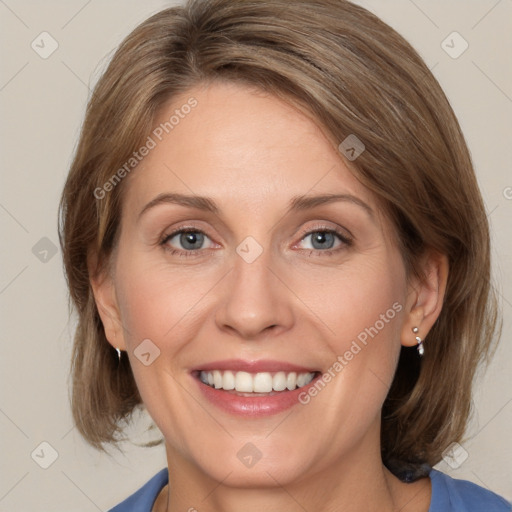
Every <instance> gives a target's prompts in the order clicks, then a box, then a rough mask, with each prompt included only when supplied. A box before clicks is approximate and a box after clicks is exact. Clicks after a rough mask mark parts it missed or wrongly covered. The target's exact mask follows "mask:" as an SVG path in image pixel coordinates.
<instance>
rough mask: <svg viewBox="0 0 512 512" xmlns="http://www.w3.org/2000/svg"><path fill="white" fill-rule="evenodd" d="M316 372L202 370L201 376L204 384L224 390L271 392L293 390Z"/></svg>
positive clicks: (301, 385) (305, 382)
mask: <svg viewBox="0 0 512 512" xmlns="http://www.w3.org/2000/svg"><path fill="white" fill-rule="evenodd" d="M314 377H315V372H304V373H297V372H284V371H279V372H274V373H271V372H259V373H249V372H243V371H231V370H226V371H221V370H213V371H201V372H200V373H199V378H200V380H201V382H202V383H203V384H207V385H208V386H210V387H213V388H215V389H222V390H224V391H237V392H239V393H271V392H272V391H286V390H287V391H293V390H295V389H297V388H301V387H303V386H306V385H308V384H309V383H310V382H311V381H312V380H313V379H314Z"/></svg>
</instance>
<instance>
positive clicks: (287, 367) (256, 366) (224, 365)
mask: <svg viewBox="0 0 512 512" xmlns="http://www.w3.org/2000/svg"><path fill="white" fill-rule="evenodd" d="M213 370H220V371H226V370H231V371H235V372H248V373H261V372H280V371H282V372H297V373H314V372H316V371H318V370H317V369H312V368H307V367H305V366H301V365H297V364H292V363H288V362H285V361H275V360H271V359H261V360H259V361H245V360H243V359H224V360H222V361H212V362H210V363H204V364H201V365H198V366H196V367H195V368H193V369H192V371H193V372H194V371H195V372H198V371H213Z"/></svg>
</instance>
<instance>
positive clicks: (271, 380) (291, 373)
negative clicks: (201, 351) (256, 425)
mask: <svg viewBox="0 0 512 512" xmlns="http://www.w3.org/2000/svg"><path fill="white" fill-rule="evenodd" d="M321 375H322V373H321V372H320V371H318V370H316V369H314V367H313V368H311V367H306V366H302V365H296V364H291V363H288V362H285V361H272V360H260V361H244V360H241V359H229V360H224V361H211V362H209V363H203V364H202V365H201V366H197V367H196V368H194V369H193V370H192V371H191V377H193V379H194V380H195V382H197V385H198V386H199V391H200V392H201V395H202V396H203V398H204V399H205V400H206V403H209V404H211V405H213V406H214V407H216V408H220V409H222V410H223V411H224V412H227V413H229V414H231V415H235V416H239V417H240V416H243V417H248V416H250V417H253V418H257V417H265V416H269V415H273V414H278V413H280V412H284V411H285V410H286V409H289V408H291V407H296V406H298V407H303V404H301V402H299V395H300V394H301V393H303V392H304V391H307V389H308V388H309V386H313V385H314V384H315V382H316V381H317V380H318V379H319V378H320V377H321Z"/></svg>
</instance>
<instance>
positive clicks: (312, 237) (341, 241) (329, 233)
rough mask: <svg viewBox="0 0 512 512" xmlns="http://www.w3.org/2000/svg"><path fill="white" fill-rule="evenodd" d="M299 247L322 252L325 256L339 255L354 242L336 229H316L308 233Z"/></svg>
mask: <svg viewBox="0 0 512 512" xmlns="http://www.w3.org/2000/svg"><path fill="white" fill-rule="evenodd" d="M297 245H302V247H299V248H301V249H304V250H309V251H311V252H313V251H320V252H321V253H325V255H331V254H333V253H337V252H338V251H341V250H343V249H346V248H347V247H349V246H350V245H352V240H351V239H350V238H348V236H346V235H345V234H343V233H341V232H340V231H338V230H336V229H331V228H316V229H314V230H310V231H308V232H307V233H306V234H305V235H303V237H302V238H301V242H299V244H297Z"/></svg>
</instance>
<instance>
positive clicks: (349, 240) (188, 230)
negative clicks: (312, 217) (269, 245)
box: [159, 226, 353, 258]
mask: <svg viewBox="0 0 512 512" xmlns="http://www.w3.org/2000/svg"><path fill="white" fill-rule="evenodd" d="M182 233H200V234H202V235H205V236H206V237H208V235H207V234H206V233H205V232H204V231H202V230H201V229H197V228H193V227H184V228H179V229H177V230H175V231H173V232H171V233H169V234H165V235H164V236H163V237H162V240H161V241H160V243H159V245H161V246H162V247H163V248H164V250H166V251H168V252H169V253H170V254H171V255H173V256H179V257H185V258H186V257H194V256H197V255H198V253H199V252H201V251H202V250H204V249H192V250H190V251H181V250H179V249H173V248H170V247H169V246H168V245H167V242H168V241H169V240H171V239H172V238H174V237H175V236H176V235H180V234H182ZM314 233H330V234H333V235H335V236H337V237H338V239H339V240H340V241H341V242H342V244H343V245H342V246H341V247H338V248H336V249H326V250H320V249H302V250H305V251H309V257H311V256H312V255H313V254H315V253H317V252H318V253H320V254H321V255H322V256H334V255H336V254H337V253H338V252H339V251H342V250H343V249H346V248H347V247H350V246H352V244H353V240H352V238H349V237H348V236H347V235H346V234H344V233H341V232H340V231H338V230H336V229H333V228H328V227H326V226H316V227H315V228H313V229H309V230H308V231H306V232H304V233H302V234H301V238H300V240H301V241H302V240H303V239H304V238H306V237H307V236H309V235H312V234H314ZM317 256H320V255H317Z"/></svg>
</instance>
